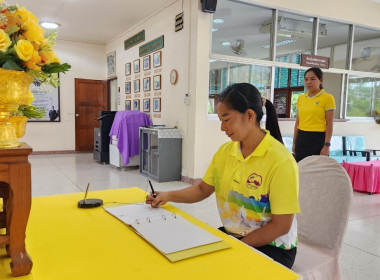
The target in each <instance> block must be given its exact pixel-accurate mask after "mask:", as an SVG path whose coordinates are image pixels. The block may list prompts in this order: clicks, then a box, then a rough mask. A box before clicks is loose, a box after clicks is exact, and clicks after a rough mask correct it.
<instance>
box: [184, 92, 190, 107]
mask: <svg viewBox="0 0 380 280" xmlns="http://www.w3.org/2000/svg"><path fill="white" fill-rule="evenodd" d="M183 102H184V103H185V104H187V105H190V96H189V94H188V93H186V94H185V98H184V100H183Z"/></svg>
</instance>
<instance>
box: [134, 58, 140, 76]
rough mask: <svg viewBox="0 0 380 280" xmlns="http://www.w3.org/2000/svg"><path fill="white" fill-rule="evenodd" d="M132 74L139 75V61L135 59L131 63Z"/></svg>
mask: <svg viewBox="0 0 380 280" xmlns="http://www.w3.org/2000/svg"><path fill="white" fill-rule="evenodd" d="M133 72H134V73H139V72H140V59H136V60H135V61H133Z"/></svg>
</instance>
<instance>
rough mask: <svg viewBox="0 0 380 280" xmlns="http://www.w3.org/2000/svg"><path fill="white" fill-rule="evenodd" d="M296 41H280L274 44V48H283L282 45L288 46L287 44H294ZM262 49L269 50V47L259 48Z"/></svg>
mask: <svg viewBox="0 0 380 280" xmlns="http://www.w3.org/2000/svg"><path fill="white" fill-rule="evenodd" d="M295 41H296V40H284V41H281V42H277V43H276V46H277V47H278V46H283V45H288V44H291V43H294V42H295ZM261 47H262V48H264V49H269V47H270V45H264V46H261Z"/></svg>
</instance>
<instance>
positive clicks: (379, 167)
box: [342, 160, 380, 194]
mask: <svg viewBox="0 0 380 280" xmlns="http://www.w3.org/2000/svg"><path fill="white" fill-rule="evenodd" d="M342 166H343V167H344V169H346V171H347V173H348V175H349V176H350V179H351V182H352V186H353V188H354V190H355V191H362V192H368V193H369V194H372V193H380V160H375V161H363V162H343V163H342Z"/></svg>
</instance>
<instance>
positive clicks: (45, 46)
mask: <svg viewBox="0 0 380 280" xmlns="http://www.w3.org/2000/svg"><path fill="white" fill-rule="evenodd" d="M51 51H53V46H52V45H51V43H50V42H49V41H48V40H46V39H45V40H43V41H42V43H41V45H40V52H51Z"/></svg>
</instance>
